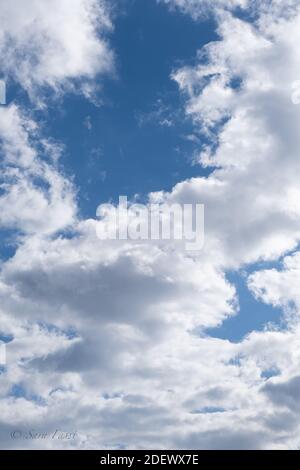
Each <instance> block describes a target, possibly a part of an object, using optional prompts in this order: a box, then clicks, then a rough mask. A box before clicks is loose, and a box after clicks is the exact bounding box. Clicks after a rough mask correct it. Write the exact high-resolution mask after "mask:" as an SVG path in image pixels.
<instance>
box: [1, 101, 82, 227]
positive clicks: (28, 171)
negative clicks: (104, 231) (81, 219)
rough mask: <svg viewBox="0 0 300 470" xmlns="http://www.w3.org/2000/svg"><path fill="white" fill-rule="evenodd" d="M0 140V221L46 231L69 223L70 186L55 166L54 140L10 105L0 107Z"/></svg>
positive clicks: (72, 210) (72, 209)
mask: <svg viewBox="0 0 300 470" xmlns="http://www.w3.org/2000/svg"><path fill="white" fill-rule="evenodd" d="M0 139H1V153H2V154H3V159H2V162H1V164H2V174H1V190H2V191H1V195H0V226H1V227H2V228H13V229H18V230H20V231H22V232H24V233H31V234H34V233H39V234H42V233H48V234H50V233H51V232H56V231H57V230H60V229H63V228H65V227H67V226H68V225H71V224H72V223H73V222H74V220H75V217H76V211H77V209H76V205H75V196H74V189H73V187H72V184H71V183H70V182H69V181H68V180H67V179H65V178H64V177H63V175H61V174H60V172H59V170H58V167H57V157H58V155H57V153H58V150H59V148H58V147H57V145H55V143H53V144H52V143H51V142H49V141H47V140H45V139H43V136H42V133H41V131H40V130H39V129H38V127H37V125H36V123H35V122H34V121H33V120H32V119H30V117H28V116H26V115H25V114H24V113H23V112H22V110H21V109H20V108H19V107H18V106H17V105H14V104H13V105H11V106H9V107H5V108H4V107H3V108H1V109H0ZM42 155H44V158H43V156H42Z"/></svg>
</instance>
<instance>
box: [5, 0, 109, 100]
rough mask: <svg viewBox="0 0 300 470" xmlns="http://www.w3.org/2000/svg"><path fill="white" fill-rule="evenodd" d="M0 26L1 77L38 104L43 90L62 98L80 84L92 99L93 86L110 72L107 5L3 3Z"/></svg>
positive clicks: (65, 0) (93, 1)
mask: <svg viewBox="0 0 300 470" xmlns="http://www.w3.org/2000/svg"><path fill="white" fill-rule="evenodd" d="M0 21H1V24H2V28H1V33H0V52H1V57H2V64H1V69H2V73H3V74H4V75H5V76H7V77H11V78H13V79H14V80H16V81H17V82H18V83H19V84H20V85H21V86H22V87H23V88H24V89H25V90H26V91H27V92H29V94H30V95H31V97H32V98H33V99H35V100H36V99H37V95H39V94H40V89H43V88H45V87H46V88H50V89H52V90H53V91H54V92H56V93H59V92H60V91H63V90H70V89H74V87H75V86H77V85H78V86H77V88H79V90H80V91H81V92H83V93H84V94H86V95H89V94H91V93H92V89H93V86H94V85H93V84H92V81H93V80H94V79H95V78H96V77H97V76H98V75H99V74H104V73H107V72H112V69H113V54H112V52H111V50H110V48H109V45H108V43H107V41H106V38H105V36H106V33H107V32H108V31H109V30H110V29H111V27H112V25H111V22H110V18H109V12H108V7H107V4H106V2H105V1H103V0H43V1H42V2H40V1H39V0H30V1H28V2H26V3H25V2H23V1H22V0H18V1H16V2H13V3H10V2H6V1H5V0H1V2H0Z"/></svg>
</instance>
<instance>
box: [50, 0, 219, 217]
mask: <svg viewBox="0 0 300 470" xmlns="http://www.w3.org/2000/svg"><path fill="white" fill-rule="evenodd" d="M215 37H216V34H215V29H214V27H213V22H212V20H210V21H209V20H207V21H205V22H203V23H201V24H199V23H196V22H194V21H193V20H192V19H191V18H190V17H188V16H184V15H182V14H180V13H179V14H178V13H177V14H176V13H174V14H170V12H169V11H168V9H167V7H166V6H164V5H157V4H156V2H152V1H146V2H139V1H130V2H127V4H126V9H125V8H124V11H123V14H121V15H119V16H118V17H117V18H116V21H115V25H114V31H113V33H112V37H111V44H112V46H113V48H114V50H115V51H116V76H115V77H114V78H113V80H111V78H109V79H106V80H105V81H104V83H103V85H102V86H103V98H101V99H102V100H103V105H102V106H100V107H95V106H94V105H93V104H92V103H89V102H87V101H86V102H84V101H83V100H82V99H81V98H80V97H78V98H76V97H74V96H70V97H69V98H68V97H67V99H66V100H65V101H64V106H63V111H62V110H61V109H60V107H59V108H58V109H56V110H55V109H54V110H51V113H50V119H49V121H48V123H47V125H49V126H50V127H49V131H50V132H51V135H52V136H54V137H55V138H57V139H58V140H59V141H61V142H63V143H65V144H66V148H67V152H66V155H65V156H64V160H63V163H64V166H65V168H66V170H67V171H68V172H70V174H74V175H75V182H76V185H77V187H78V188H79V203H80V207H81V209H82V211H83V214H84V216H87V215H89V216H94V215H95V211H96V208H97V206H98V204H99V203H101V202H104V201H107V200H113V201H115V200H116V199H118V197H119V195H120V194H126V195H128V197H132V196H134V195H135V194H139V195H140V196H141V198H143V197H144V196H146V195H147V194H148V193H149V192H151V191H158V190H161V189H164V190H170V189H171V188H172V187H173V186H174V185H175V184H176V183H177V182H179V181H182V180H185V179H186V178H190V177H193V176H198V175H201V174H204V175H205V174H207V172H208V170H205V169H201V168H200V167H199V166H195V165H193V164H192V158H193V153H194V152H196V150H197V149H198V150H199V143H193V142H190V141H189V140H187V138H188V136H189V135H191V134H193V133H194V127H193V125H192V122H191V120H189V119H188V118H186V117H185V115H184V112H183V111H182V109H181V104H182V98H181V97H180V95H179V93H178V87H177V84H176V83H175V82H173V81H172V80H171V73H172V71H173V70H174V69H175V68H178V67H179V66H180V64H182V63H183V62H184V63H189V62H190V63H193V61H194V59H195V55H196V53H197V50H198V49H200V48H201V47H202V46H203V45H204V44H205V43H207V42H209V41H211V40H212V39H214V38H215ZM87 120H89V121H90V123H91V126H92V128H91V129H90V130H89V129H88V128H87V127H86V126H85V125H84V123H87ZM164 121H166V122H164ZM167 121H169V122H170V124H168V123H167Z"/></svg>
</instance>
